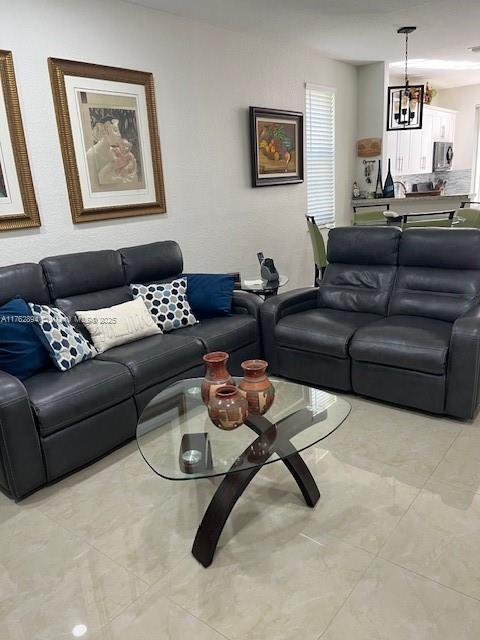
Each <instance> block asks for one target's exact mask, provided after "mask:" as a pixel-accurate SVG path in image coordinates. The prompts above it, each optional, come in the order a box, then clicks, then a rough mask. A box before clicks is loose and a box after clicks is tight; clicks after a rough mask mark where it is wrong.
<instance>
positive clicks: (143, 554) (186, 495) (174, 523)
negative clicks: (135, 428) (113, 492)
mask: <svg viewBox="0 0 480 640" xmlns="http://www.w3.org/2000/svg"><path fill="white" fill-rule="evenodd" d="M157 481H158V482H161V483H164V484H165V485H170V484H175V485H177V486H175V487H174V491H175V495H174V496H172V497H171V498H170V499H168V500H166V501H165V502H164V503H163V504H161V505H159V506H152V507H151V508H146V509H143V510H142V512H141V514H140V515H139V517H135V518H132V517H129V516H126V517H125V519H124V521H123V522H117V521H116V520H115V522H114V523H112V526H111V527H102V529H101V530H100V531H99V532H98V534H97V532H96V531H92V532H91V533H90V536H89V541H90V542H91V544H92V545H93V546H94V547H95V548H97V549H99V550H100V551H102V552H104V553H105V554H106V555H108V556H109V557H110V558H112V559H113V560H115V561H116V562H117V563H118V564H120V565H121V566H123V567H125V568H126V569H128V570H129V571H132V572H133V573H134V574H135V575H137V576H138V577H140V578H141V579H142V580H145V581H146V582H148V583H149V584H153V583H155V582H157V581H158V580H159V579H160V578H161V577H163V575H165V573H166V572H168V571H169V570H171V569H172V568H173V567H174V566H175V565H176V564H178V562H179V561H180V560H181V559H182V558H183V557H184V556H185V555H186V554H187V553H190V550H191V547H192V544H193V540H194V537H195V533H196V531H197V528H198V525H199V523H200V521H201V519H202V517H203V514H204V512H205V509H206V507H207V505H208V502H209V500H210V498H211V496H212V495H213V494H214V492H215V490H216V485H215V484H214V483H213V482H211V481H209V480H198V481H192V482H182V483H173V482H172V481H170V480H165V479H162V478H157ZM137 513H138V512H137Z"/></svg>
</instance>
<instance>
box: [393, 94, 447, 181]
mask: <svg viewBox="0 0 480 640" xmlns="http://www.w3.org/2000/svg"><path fill="white" fill-rule="evenodd" d="M455 118H456V112H455V111H451V110H450V109H441V108H439V107H432V106H430V105H425V106H424V108H423V123H422V128H421V129H410V130H406V131H388V132H387V134H386V145H387V146H386V149H387V156H386V159H387V162H388V159H389V158H390V159H391V161H392V163H391V164H392V173H393V175H394V176H408V175H414V174H418V173H432V166H433V143H434V142H437V141H444V142H453V141H454V136H455Z"/></svg>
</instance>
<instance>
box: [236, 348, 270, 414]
mask: <svg viewBox="0 0 480 640" xmlns="http://www.w3.org/2000/svg"><path fill="white" fill-rule="evenodd" d="M241 366H242V369H243V375H244V377H243V379H242V380H241V381H240V383H239V385H238V388H239V390H240V393H241V394H242V395H244V396H245V398H246V399H247V402H248V411H249V413H251V414H254V415H263V414H264V413H266V412H267V411H268V410H269V409H270V407H271V406H272V404H273V401H274V399H275V388H274V386H273V384H272V383H271V382H270V380H269V379H268V378H267V374H266V373H265V372H266V369H267V367H268V362H265V360H245V361H244V362H242V365H241Z"/></svg>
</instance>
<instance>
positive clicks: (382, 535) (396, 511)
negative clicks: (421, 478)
mask: <svg viewBox="0 0 480 640" xmlns="http://www.w3.org/2000/svg"><path fill="white" fill-rule="evenodd" d="M306 461H307V463H308V465H309V467H310V469H311V471H312V473H313V475H314V477H315V480H316V482H317V484H318V487H319V489H320V492H321V498H320V500H319V502H318V503H317V506H316V507H315V509H314V510H313V511H312V515H311V517H310V518H308V524H307V526H306V527H305V529H304V530H303V533H304V534H306V535H308V536H310V537H312V538H315V539H317V537H320V538H321V537H322V536H323V535H325V534H329V535H331V536H334V537H336V538H339V539H341V540H343V541H344V542H348V543H350V544H354V545H357V546H359V547H361V548H363V549H366V550H367V551H371V552H372V553H377V552H378V551H379V550H380V548H381V547H382V546H383V544H384V543H385V541H386V540H387V538H388V536H389V534H390V533H391V532H392V531H393V529H394V528H395V526H396V525H397V523H398V521H399V520H400V518H401V517H402V515H403V514H404V513H405V512H406V510H407V509H408V507H409V506H410V505H411V503H412V501H413V500H414V498H415V497H416V496H417V495H418V492H419V487H418V486H415V484H413V481H412V484H409V483H406V482H402V481H401V480H397V478H395V477H394V476H392V475H391V474H390V473H389V471H388V470H386V469H385V467H384V466H383V465H380V464H378V465H377V464H375V463H372V464H371V465H370V467H369V468H366V467H365V466H363V467H361V466H356V465H353V464H351V463H349V462H344V461H343V460H342V459H341V455H337V454H336V453H335V452H332V451H326V450H321V449H316V450H315V451H314V452H312V454H310V455H308V457H306Z"/></svg>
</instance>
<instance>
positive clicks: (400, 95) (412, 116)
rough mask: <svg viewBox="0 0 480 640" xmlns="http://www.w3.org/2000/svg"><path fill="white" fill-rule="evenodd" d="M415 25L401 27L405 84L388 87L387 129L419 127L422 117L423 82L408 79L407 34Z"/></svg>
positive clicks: (413, 29) (420, 126) (399, 30)
mask: <svg viewBox="0 0 480 640" xmlns="http://www.w3.org/2000/svg"><path fill="white" fill-rule="evenodd" d="M416 28H417V27H401V29H398V31H397V33H404V34H405V84H403V85H400V86H395V87H388V107H387V131H399V130H403V129H421V128H422V119H423V94H424V86H423V84H415V85H412V84H410V82H409V81H408V35H409V34H410V33H412V32H413V31H415V29H416Z"/></svg>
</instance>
